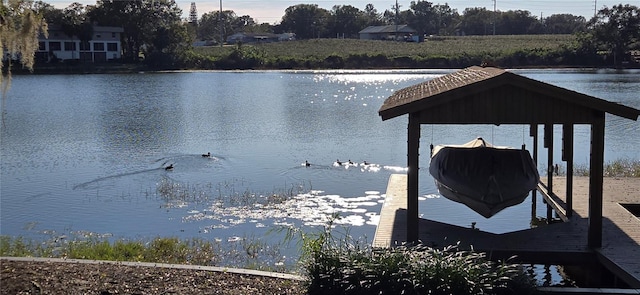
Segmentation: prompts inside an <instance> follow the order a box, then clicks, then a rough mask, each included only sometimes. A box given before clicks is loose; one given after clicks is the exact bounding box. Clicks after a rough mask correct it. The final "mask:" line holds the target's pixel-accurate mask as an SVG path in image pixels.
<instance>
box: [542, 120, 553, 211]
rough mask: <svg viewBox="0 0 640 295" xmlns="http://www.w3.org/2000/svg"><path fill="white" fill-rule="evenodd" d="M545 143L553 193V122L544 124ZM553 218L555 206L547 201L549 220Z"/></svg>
mask: <svg viewBox="0 0 640 295" xmlns="http://www.w3.org/2000/svg"><path fill="white" fill-rule="evenodd" d="M544 145H545V147H546V148H547V189H548V191H549V193H550V194H552V193H553V124H545V125H544ZM552 219H553V208H552V207H551V204H548V203H547V222H551V220H552Z"/></svg>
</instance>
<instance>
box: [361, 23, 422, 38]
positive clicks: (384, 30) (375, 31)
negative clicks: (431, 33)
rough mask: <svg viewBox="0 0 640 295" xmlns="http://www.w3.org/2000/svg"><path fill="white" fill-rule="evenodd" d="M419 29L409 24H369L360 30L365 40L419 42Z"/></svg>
mask: <svg viewBox="0 0 640 295" xmlns="http://www.w3.org/2000/svg"><path fill="white" fill-rule="evenodd" d="M417 32H418V31H416V30H414V29H413V28H411V27H409V26H408V25H389V26H369V27H366V28H365V29H364V30H362V31H360V32H358V34H360V39H363V40H405V41H413V42H419V41H421V40H420V38H418V34H417Z"/></svg>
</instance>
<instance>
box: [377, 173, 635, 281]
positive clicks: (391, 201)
mask: <svg viewBox="0 0 640 295" xmlns="http://www.w3.org/2000/svg"><path fill="white" fill-rule="evenodd" d="M406 185H407V176H406V175H403V174H393V175H391V177H390V178H389V184H388V187H387V193H386V195H387V198H386V200H385V203H384V205H383V206H382V209H381V212H380V223H379V224H378V228H377V229H376V233H375V237H374V241H373V246H374V247H392V246H395V245H398V244H401V243H402V242H403V241H404V240H406V228H407V226H406V225H407V224H406V220H407V219H406V208H407V207H406V206H407V198H406V196H407V189H406ZM588 187H589V180H588V178H587V177H575V178H574V180H573V216H572V217H571V218H570V219H569V220H568V221H567V222H559V223H553V224H549V225H545V226H539V227H536V228H532V229H526V230H520V231H515V232H510V233H503V234H494V233H489V232H484V231H481V230H478V229H472V228H465V227H460V226H455V225H450V224H445V223H441V222H437V221H433V220H428V219H420V220H419V238H420V241H421V242H422V243H423V244H425V245H429V246H433V247H444V246H447V245H452V244H456V243H459V247H460V248H461V249H474V250H475V251H481V252H485V253H487V256H488V257H489V258H491V259H494V260H504V259H508V258H510V257H512V256H516V261H518V262H521V263H536V264H567V265H569V264H578V263H584V262H585V261H591V262H595V261H599V262H600V263H601V264H602V265H604V266H605V267H606V268H607V269H609V270H610V271H611V272H613V273H614V274H616V276H618V277H619V278H620V279H622V280H623V281H624V282H625V283H627V284H628V285H629V286H631V287H632V288H640V219H639V218H638V217H636V216H634V215H633V214H632V213H631V212H629V211H628V210H626V209H625V208H624V207H623V206H622V205H620V204H634V203H635V204H637V203H640V178H605V181H604V188H603V195H604V201H603V244H602V247H601V248H599V249H596V250H595V251H594V250H592V249H589V248H588V247H587V234H588V222H589V220H588V216H587V214H588ZM565 188H566V178H564V177H554V190H553V193H554V194H556V195H557V196H558V198H559V200H560V205H561V206H562V205H564V203H563V202H564V201H565V200H566V197H565ZM542 205H543V204H542ZM565 208H566V207H565Z"/></svg>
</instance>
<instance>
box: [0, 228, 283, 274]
mask: <svg viewBox="0 0 640 295" xmlns="http://www.w3.org/2000/svg"><path fill="white" fill-rule="evenodd" d="M280 248H281V247H280V245H278V244H276V245H269V244H267V243H266V242H264V241H261V240H260V239H259V238H256V237H242V238H238V239H237V240H234V241H227V242H224V241H219V240H213V241H209V240H206V239H199V238H193V239H182V240H181V239H178V238H175V237H168V238H163V237H158V238H155V239H151V240H126V239H119V240H115V241H110V240H108V239H106V238H96V237H90V238H84V237H81V236H77V237H74V238H71V239H61V238H59V237H58V238H51V239H49V240H46V241H43V242H38V241H35V240H26V239H24V238H21V237H9V236H0V256H14V257H51V258H69V259H93V260H110V261H135V262H156V263H175V264H192V265H204V266H227V267H240V268H249V269H258V270H268V271H280V272H286V271H289V270H290V268H292V266H291V264H292V263H290V262H288V261H285V260H286V259H285V258H286V257H283V255H282V254H281V253H280Z"/></svg>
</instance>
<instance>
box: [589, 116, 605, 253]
mask: <svg viewBox="0 0 640 295" xmlns="http://www.w3.org/2000/svg"><path fill="white" fill-rule="evenodd" d="M594 117H595V120H594V123H593V124H592V125H591V156H590V158H589V162H590V164H589V229H588V234H587V244H588V246H589V248H600V247H602V187H603V183H602V182H603V179H602V178H603V176H604V171H603V170H604V125H605V124H604V122H605V121H604V112H602V111H599V112H598V111H594Z"/></svg>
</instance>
